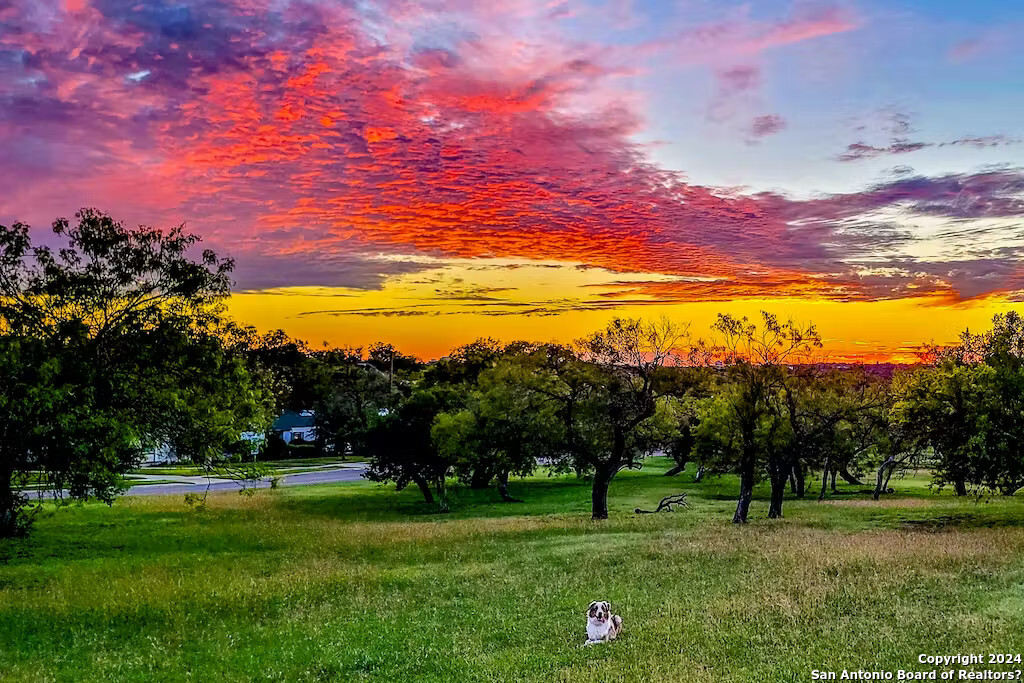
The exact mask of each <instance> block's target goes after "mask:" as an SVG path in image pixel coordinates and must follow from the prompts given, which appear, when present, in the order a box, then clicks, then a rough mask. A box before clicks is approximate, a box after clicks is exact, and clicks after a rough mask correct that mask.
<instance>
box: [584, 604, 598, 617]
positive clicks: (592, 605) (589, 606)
mask: <svg viewBox="0 0 1024 683" xmlns="http://www.w3.org/2000/svg"><path fill="white" fill-rule="evenodd" d="M596 606H597V600H594V601H593V602H592V603H590V604H589V605H587V609H586V610H585V611H584V612H583V613H584V614H586V615H587V616H588V617H589V616H590V610H592V609H594V607H596Z"/></svg>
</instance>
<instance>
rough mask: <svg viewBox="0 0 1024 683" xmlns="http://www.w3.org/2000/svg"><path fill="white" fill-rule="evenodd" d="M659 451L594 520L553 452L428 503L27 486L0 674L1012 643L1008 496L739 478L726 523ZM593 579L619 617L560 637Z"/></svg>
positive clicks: (724, 493) (235, 676) (568, 663)
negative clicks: (75, 499)
mask: <svg viewBox="0 0 1024 683" xmlns="http://www.w3.org/2000/svg"><path fill="white" fill-rule="evenodd" d="M666 466H667V462H666V461H660V460H651V461H649V464H648V466H647V467H646V468H645V469H644V470H643V471H641V472H627V473H624V474H622V475H621V476H620V477H619V478H617V479H616V480H615V482H614V483H613V485H612V490H611V498H610V502H611V515H612V518H611V519H610V520H608V521H605V522H599V523H595V522H592V521H590V520H589V518H588V510H589V487H588V486H587V484H586V482H582V481H579V480H577V479H575V478H574V477H572V476H568V477H554V478H547V477H544V476H539V477H536V478H533V479H530V480H528V481H526V482H522V483H518V484H513V486H512V492H513V494H515V495H518V496H520V497H523V498H525V499H526V500H527V502H525V503H519V504H503V503H498V502H497V496H496V494H495V493H493V492H492V491H468V490H466V489H456V490H455V491H454V494H453V508H454V511H453V512H452V513H451V514H449V515H444V516H441V515H435V514H429V513H428V512H427V509H426V508H425V506H424V505H423V504H422V501H421V499H419V498H418V494H417V492H415V491H413V490H410V491H406V492H403V493H395V492H394V490H393V488H391V487H383V486H378V485H375V484H371V483H355V484H340V485H332V486H321V487H299V488H291V489H288V488H285V489H279V490H275V491H269V490H267V491H260V492H259V493H257V494H256V495H255V496H253V497H251V498H248V497H243V496H239V495H237V494H234V493H225V494H211V496H210V498H209V503H208V506H207V509H205V510H198V511H197V510H192V509H190V508H189V507H187V506H186V505H185V504H184V502H183V500H182V497H181V496H166V497H145V498H126V499H122V500H120V501H119V502H118V503H117V504H115V505H114V507H113V508H107V507H105V506H102V505H86V506H79V507H72V508H67V509H62V510H58V511H56V512H50V513H47V515H46V516H45V517H44V518H42V519H40V521H39V522H38V524H37V527H36V529H35V531H34V533H33V535H32V536H31V537H30V538H28V539H21V540H16V541H0V680H12V681H22V680H24V681H43V680H58V681H83V680H110V681H178V680H194V681H221V680H223V681H255V680H274V681H335V680H336V681H349V680H375V681H408V680H436V681H521V680H527V681H528V680H537V681H601V680H622V681H806V680H810V678H811V677H810V672H811V670H812V669H842V668H851V669H857V668H864V669H873V670H879V669H883V670H884V669H889V670H895V669H924V670H931V667H925V666H923V665H918V664H917V658H918V655H919V654H920V653H930V654H955V653H961V652H978V653H982V652H985V653H987V652H1021V653H1024V500H1022V498H1021V497H1016V498H1013V499H991V500H990V501H988V502H986V501H982V502H972V501H963V500H956V499H954V498H953V497H952V496H950V495H948V494H935V493H933V492H931V491H929V490H928V488H927V485H926V480H925V479H923V478H922V479H914V480H899V481H894V486H895V487H896V488H897V489H898V490H900V491H901V492H902V493H899V494H897V495H895V496H891V497H888V498H886V499H884V500H883V501H881V502H877V503H876V502H873V501H871V500H870V497H869V496H867V495H862V494H858V493H856V491H857V490H858V488H859V487H850V486H847V487H845V488H844V492H843V493H842V494H841V495H838V496H834V497H833V499H832V500H831V501H830V502H826V503H824V504H819V503H817V502H816V501H814V500H807V501H790V500H787V502H786V518H785V519H784V520H767V519H765V518H764V517H765V514H766V509H767V502H766V500H765V493H766V492H765V491H759V494H760V497H759V498H758V499H756V500H755V502H754V505H753V508H752V513H753V515H754V517H755V519H754V520H753V521H752V522H751V523H750V524H749V525H747V526H746V527H736V526H733V525H732V524H730V523H729V519H730V515H731V510H732V508H733V505H734V503H733V501H732V496H733V495H734V493H735V490H736V484H735V480H733V479H731V478H722V479H716V480H711V481H709V482H707V483H704V484H695V483H694V482H693V474H692V470H691V471H688V472H687V473H685V474H683V475H681V476H679V477H674V478H666V477H663V476H661V474H662V472H664V470H665V468H666ZM815 488H816V487H815ZM681 490H685V491H687V492H688V493H689V494H690V497H691V503H692V507H691V509H689V510H684V511H680V512H676V513H661V514H657V515H634V514H633V512H632V510H633V508H634V507H637V506H643V507H653V506H654V505H655V504H656V503H657V501H658V500H659V499H660V497H661V496H663V495H666V494H668V493H672V492H676V491H681ZM593 599H608V600H610V601H612V603H613V605H614V606H615V609H616V611H617V612H619V613H620V614H622V615H623V617H624V618H625V632H624V634H623V636H622V638H621V639H620V640H619V641H618V642H615V643H613V644H611V645H605V646H598V647H588V648H584V647H581V644H582V642H583V640H584V631H583V611H584V608H585V607H586V605H587V603H588V602H589V601H590V600H593ZM1018 667H1019V665H1004V666H1001V667H993V668H997V669H1007V670H1009V669H1012V668H1018Z"/></svg>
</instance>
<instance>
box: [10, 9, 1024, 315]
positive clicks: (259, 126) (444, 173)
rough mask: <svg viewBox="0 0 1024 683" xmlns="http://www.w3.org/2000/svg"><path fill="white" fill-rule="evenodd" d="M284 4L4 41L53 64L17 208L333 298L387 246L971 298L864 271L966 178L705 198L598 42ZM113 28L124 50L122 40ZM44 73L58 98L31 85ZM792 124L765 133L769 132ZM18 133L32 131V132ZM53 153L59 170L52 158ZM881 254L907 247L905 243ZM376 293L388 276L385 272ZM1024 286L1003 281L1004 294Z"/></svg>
mask: <svg viewBox="0 0 1024 683" xmlns="http://www.w3.org/2000/svg"><path fill="white" fill-rule="evenodd" d="M20 1H21V2H28V0H20ZM453 2H454V0H453ZM264 5H265V3H262V2H255V1H253V2H249V1H248V0H246V1H245V2H243V1H242V0H237V1H236V2H234V3H226V2H216V3H215V2H207V1H206V0H194V2H193V3H192V5H191V9H192V10H193V11H192V12H191V13H188V14H180V13H174V12H169V11H166V10H165V9H159V8H157V9H154V8H150V7H149V6H146V5H139V7H140V8H141V9H139V10H138V11H136V10H133V9H129V10H125V11H123V12H121V13H120V14H118V13H116V12H115V11H114V10H112V9H111V8H110V7H109V6H104V7H105V9H106V11H108V12H109V13H110V14H107V15H101V14H100V13H99V10H96V9H95V8H93V9H91V10H90V11H89V18H88V22H89V23H88V24H81V23H77V22H78V20H77V19H67V21H69V22H71V25H70V28H69V27H67V26H58V27H57V28H55V29H54V31H55V32H56V34H55V35H54V36H52V37H51V36H48V35H46V34H45V32H43V29H42V28H40V27H38V26H28V27H23V28H24V30H22V31H21V32H20V33H18V32H15V33H14V34H12V35H8V36H7V37H5V38H3V39H2V40H3V41H5V44H4V46H5V47H12V49H13V47H16V48H17V49H21V50H26V51H31V54H32V55H33V58H32V60H30V61H31V63H32V65H31V66H30V67H27V68H30V69H33V70H34V71H32V72H31V73H29V74H28V75H26V74H23V73H19V74H17V75H16V78H9V79H8V80H9V82H5V83H4V85H5V86H8V87H10V88H11V89H14V90H15V91H16V93H15V96H11V97H9V99H8V100H5V102H4V103H5V104H6V105H8V106H6V107H4V108H3V109H2V112H3V113H2V114H0V124H3V125H4V126H5V127H0V134H4V135H7V136H8V137H5V138H4V139H5V141H8V140H16V141H17V143H18V145H20V146H15V145H12V147H11V149H13V150H14V151H13V153H12V157H13V158H11V159H10V160H9V161H10V163H9V164H4V165H3V167H4V168H9V169H14V170H13V171H6V173H8V174H9V175H5V176H0V181H2V182H3V186H4V187H3V189H4V190H9V191H6V192H4V193H3V194H2V195H0V197H3V198H4V199H0V201H6V203H5V204H4V205H2V206H0V210H2V211H3V212H4V213H8V212H10V213H13V212H14V210H15V209H17V208H19V207H24V206H28V205H30V204H42V202H39V201H35V200H36V198H37V197H36V195H34V194H33V193H35V192H37V190H36V188H37V187H38V186H40V185H45V184H46V181H47V179H48V180H49V182H50V185H49V189H50V190H51V191H52V192H54V193H55V194H59V195H60V196H61V197H72V198H73V199H74V201H75V202H76V203H89V204H93V203H95V204H99V205H101V206H103V207H105V208H109V209H110V210H112V211H115V212H118V213H121V212H122V211H123V209H122V208H121V207H122V205H129V206H131V207H134V208H135V209H136V210H137V212H138V213H140V214H145V218H144V220H147V221H156V220H167V219H168V217H170V216H175V217H177V216H186V217H191V218H192V223H191V227H193V229H198V230H200V231H201V232H203V233H204V234H205V235H207V236H208V237H209V238H211V239H212V240H213V241H214V242H215V243H217V244H220V245H225V246H229V247H230V248H231V249H232V250H233V251H234V252H235V253H237V254H238V255H239V256H240V260H241V261H242V262H243V263H245V259H246V258H249V259H251V262H253V263H259V264H261V265H260V267H259V269H258V270H259V271H260V272H254V271H253V269H252V268H249V269H247V270H245V269H243V274H244V275H245V277H246V278H248V281H247V283H245V284H248V285H249V286H260V285H267V284H270V283H272V284H275V285H277V284H285V283H287V282H293V283H301V284H310V283H311V282H312V281H322V282H335V281H337V280H336V279H335V280H332V279H331V277H330V272H331V269H332V268H333V269H338V270H339V271H340V270H343V269H344V270H346V271H347V272H356V271H359V269H358V268H355V267H354V266H353V261H354V260H355V261H358V260H359V255H360V254H365V253H367V252H371V253H380V252H387V253H392V254H394V253H409V252H418V253H427V254H434V255H439V256H449V257H451V256H457V257H493V256H500V257H515V258H527V259H544V260H555V261H561V262H567V263H581V264H585V265H589V266H600V267H603V268H606V269H609V270H611V271H617V272H651V273H659V274H664V275H670V276H675V277H676V279H675V280H674V281H673V282H671V283H669V284H652V285H647V286H643V287H641V288H640V289H641V290H642V291H643V293H644V294H646V295H655V296H659V297H665V298H672V299H693V298H716V297H725V296H747V295H750V296H764V295H774V294H784V293H789V294H800V295H807V296H826V297H832V298H839V299H850V298H873V297H880V296H909V295H911V294H914V293H917V292H921V291H946V290H949V289H950V288H952V287H954V286H955V285H954V283H953V279H952V278H951V277H946V278H945V279H944V278H943V276H942V275H941V274H940V273H939V271H938V269H936V270H935V272H927V273H924V274H921V273H919V272H915V271H912V270H910V269H906V273H905V274H903V275H899V276H887V277H886V278H879V277H877V276H873V277H868V276H863V275H861V274H860V273H861V271H860V270H858V269H857V268H856V267H854V266H851V262H852V261H853V260H855V259H856V258H859V257H863V258H864V259H865V260H867V259H868V257H869V256H871V255H872V249H873V248H874V247H875V245H874V244H872V241H871V239H866V238H863V236H862V234H858V233H856V231H853V230H851V229H850V226H849V224H848V223H849V222H850V221H851V220H854V219H856V218H858V217H859V216H861V215H862V214H867V213H870V212H871V211H874V210H876V209H878V208H881V207H894V206H905V205H907V204H912V205H913V206H914V207H915V209H916V210H918V211H919V212H924V213H931V214H936V215H939V214H941V212H942V211H943V210H946V211H947V214H949V215H955V214H953V211H954V208H953V207H951V206H947V205H946V204H945V202H946V200H947V199H948V196H949V195H948V191H949V190H948V187H947V186H950V185H952V184H953V182H954V179H944V180H943V182H941V183H940V182H939V179H936V180H935V181H934V185H927V183H925V182H924V181H923V180H922V179H909V180H904V181H900V182H901V183H903V184H902V185H897V184H895V183H893V184H889V185H887V186H884V187H879V188H872V189H871V190H870V191H868V192H865V193H856V194H852V195H847V196H840V197H830V198H823V199H821V200H814V201H810V202H797V201H793V200H790V199H788V198H786V197H781V196H778V195H758V196H750V195H745V194H742V193H739V192H734V191H730V190H727V189H720V188H710V187H703V186H700V185H695V184H692V183H689V182H687V181H686V180H685V179H684V178H683V177H682V175H681V174H678V173H674V172H670V171H667V170H665V169H662V168H660V167H658V166H656V165H655V164H653V163H652V162H651V161H650V159H649V157H648V156H647V155H646V153H645V152H646V151H645V149H644V148H642V147H641V146H639V145H638V144H637V143H636V142H635V141H634V138H633V137H632V136H633V134H634V133H635V132H636V131H637V130H638V129H639V128H640V122H639V121H638V119H637V117H636V116H635V115H634V114H633V113H632V112H631V111H630V110H629V109H627V108H625V107H624V106H622V105H621V104H620V103H619V102H618V98H616V97H614V96H608V97H604V96H603V94H605V93H614V88H613V87H612V86H610V85H609V82H611V81H614V79H615V78H616V76H617V74H618V73H620V71H619V69H618V67H616V66H614V65H608V64H606V63H605V62H604V61H603V59H602V58H601V50H599V49H597V48H596V47H595V46H590V45H576V46H566V45H564V44H551V45H549V44H546V43H543V44H537V45H532V44H531V45H528V46H526V45H515V44H514V43H513V42H512V41H509V40H502V39H501V38H503V36H497V37H496V39H495V40H494V41H489V40H488V39H487V38H489V36H481V35H480V34H479V33H476V32H467V33H465V34H458V35H454V36H449V37H447V38H446V43H447V44H446V45H445V47H444V48H440V47H430V48H426V49H421V48H419V47H418V44H417V42H416V40H414V39H413V38H414V37H412V36H406V35H401V34H400V32H399V29H398V28H394V27H392V28H393V30H394V31H396V32H398V33H399V35H398V36H397V37H394V38H393V39H392V40H391V41H386V40H383V39H382V38H381V37H380V32H379V31H378V30H374V29H373V28H372V26H371V22H369V19H368V18H367V17H365V16H363V15H361V14H359V10H358V9H357V8H356V7H355V6H339V5H330V6H328V5H323V6H321V5H298V4H295V5H290V6H289V7H288V9H286V10H283V11H279V12H278V13H277V14H272V13H270V12H272V11H275V10H273V8H272V7H270V6H269V5H266V6H264ZM460 7H461V9H460V11H463V12H470V11H474V9H473V8H474V7H475V5H465V6H460ZM531 8H532V9H536V7H535V3H534V4H533V5H531V4H530V3H527V2H520V3H519V4H517V5H515V7H511V6H510V8H509V9H508V11H509V12H513V11H514V12H515V13H519V12H527V11H528V10H531ZM118 11H120V10H118ZM395 11H396V12H399V13H404V14H403V17H404V20H403V21H407V22H408V23H409V24H410V25H414V24H415V23H416V21H417V19H424V18H423V17H420V16H419V15H417V14H416V13H417V12H423V11H425V10H421V9H417V8H416V7H415V6H413V5H412V4H397V5H396V6H395ZM481 11H489V10H481ZM517 16H518V14H517ZM427 18H429V17H427ZM424 20H425V19H424ZM207 25H209V26H210V28H206V26H207ZM854 25H855V22H853V20H852V19H850V18H848V17H846V16H845V15H843V14H842V13H841V12H838V11H837V10H824V11H821V12H818V13H817V14H813V15H807V16H804V17H801V18H794V19H791V20H789V21H786V22H782V23H779V24H775V25H762V24H754V23H750V22H748V23H746V24H743V25H742V27H741V28H739V29H736V28H735V27H734V28H732V29H728V30H726V29H723V30H722V31H721V32H720V35H719V37H721V38H722V40H721V41H718V42H715V43H714V45H715V46H721V47H722V49H726V50H732V51H733V52H736V51H737V50H738V51H739V52H750V51H751V50H760V49H767V48H769V47H773V46H777V45H782V44H786V43H790V42H796V41H798V40H805V39H808V38H811V37H816V36H820V35H825V34H826V33H828V32H836V31H840V30H849V28H850V27H852V26H854ZM83 26H84V28H83ZM67 31H72V32H76V31H77V33H74V36H75V37H74V39H72V38H71V37H68V36H67V35H65V32H67ZM711 33H714V32H711ZM112 34H114V35H120V36H122V42H121V43H116V42H115V43H108V42H107V40H106V39H107V37H108V36H110V35H112ZM431 35H433V34H431ZM708 35H709V36H710V35H711V34H710V33H709V34H708ZM124 36H129V37H130V39H129V38H124ZM72 46H73V47H72ZM73 52H74V53H76V54H75V56H74V57H72V56H71V54H72V53H73ZM37 72H38V74H43V75H44V76H45V78H43V81H45V85H39V84H38V83H35V84H34V82H33V81H32V79H31V78H29V76H34V75H36V74H37ZM723 73H725V74H727V75H726V76H725V77H724V78H725V81H726V82H727V83H731V84H732V85H731V87H733V88H738V89H739V90H740V91H742V90H745V89H748V88H751V87H753V86H754V85H756V81H757V75H756V71H754V70H752V69H746V70H744V69H737V68H734V69H731V70H726V71H725V72H723ZM129 76H130V77H129ZM0 78H8V77H7V76H0ZM83 80H84V82H87V83H88V85H86V86H82V85H80V84H78V83H79V81H83ZM43 81H39V82H43ZM83 87H84V90H83ZM595 92H597V93H601V94H602V96H598V97H595V96H594V93H595ZM584 95H586V96H587V98H588V99H586V106H582V105H581V102H583V100H584V97H583V96H584ZM783 125H784V122H783V121H782V119H781V118H780V117H778V116H777V115H765V116H761V117H758V118H757V119H755V121H754V123H753V127H752V130H751V134H752V135H754V136H755V137H758V136H763V135H768V134H771V133H774V132H777V131H778V130H780V129H781V127H782V126H783ZM21 130H29V131H30V135H28V136H21V137H19V138H17V139H16V138H15V137H14V132H13V131H21ZM4 131H7V132H6V133H5V132H4ZM69 149H70V150H73V151H74V153H73V154H67V153H66V150H69ZM40 150H43V151H44V152H45V153H47V154H50V155H51V156H52V160H51V162H50V163H51V164H52V166H51V167H48V168H47V167H46V166H45V164H43V165H42V166H39V165H38V159H39V155H40ZM33 163H36V164H37V166H35V167H33V166H32V164H33ZM69 169H71V170H73V171H74V172H72V173H69V172H68V171H69ZM1013 178H1014V176H1013V174H1009V175H1006V176H1005V177H1003V178H1002V179H1001V180H999V181H997V180H996V179H993V178H988V179H981V178H974V179H972V180H971V183H972V184H971V187H972V188H975V189H977V191H978V200H979V201H977V202H975V203H973V204H971V206H970V208H969V209H964V208H963V207H959V208H956V209H955V210H956V211H959V212H962V211H965V210H969V211H971V212H974V213H975V214H978V215H993V214H995V213H997V212H998V213H1000V214H1010V213H1013V212H1015V211H1016V212H1019V213H1024V210H1021V209H1020V207H1018V206H1017V205H1016V204H1015V203H1014V202H1015V201H1016V200H1015V196H1016V195H1015V194H1014V192H1018V191H1019V189H1014V188H1016V187H1017V186H1016V185H1014V184H1013V183H1014V182H1015V181H1014V179H1013ZM26 179H27V180H26ZM910 180H913V181H916V182H917V184H913V183H911V182H909V181H910ZM972 191H973V190H972ZM961 196H962V194H961ZM51 201H52V197H51ZM74 208H75V207H74V206H72V207H68V208H65V209H63V210H62V212H68V211H70V210H73V209H74ZM958 217H959V216H958ZM873 238H874V239H876V240H881V239H891V240H895V239H897V237H895V236H892V235H891V234H890V233H889V232H887V231H886V230H885V229H884V227H882V228H878V229H877V230H876V231H875V233H874V235H873ZM270 263H278V264H280V268H281V271H280V272H279V273H274V274H273V277H270V276H268V275H267V274H266V272H265V271H266V270H267V269H268V268H269V266H264V265H262V264H270ZM376 272H377V273H379V272H381V271H379V270H378V271H376ZM998 272H999V273H1000V274H1005V273H1004V271H998ZM354 277H355V276H354ZM355 280H356V281H357V282H364V283H366V285H367V286H372V285H373V284H375V283H376V282H378V279H377V278H375V277H374V274H373V272H362V273H359V274H358V277H355ZM344 281H345V282H346V283H351V280H344ZM1005 281H1006V280H1005V278H1003V279H1000V278H993V279H991V283H992V284H991V287H992V290H995V289H998V288H999V287H1001V286H1003V285H1002V284H1000V283H1004V282H1005ZM990 291H991V290H990Z"/></svg>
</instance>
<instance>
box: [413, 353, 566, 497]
mask: <svg viewBox="0 0 1024 683" xmlns="http://www.w3.org/2000/svg"><path fill="white" fill-rule="evenodd" d="M527 373H529V358H528V356H523V355H516V354H510V355H508V356H506V357H504V358H502V359H500V360H498V361H497V362H496V363H495V365H494V366H493V367H491V368H488V369H486V370H484V371H483V372H481V373H480V376H479V377H478V379H477V382H476V386H475V387H474V388H473V389H472V391H470V392H469V394H468V396H467V398H466V400H465V403H464V405H463V407H462V409H461V410H458V411H453V412H448V413H441V414H440V415H438V417H437V420H436V422H435V424H434V427H433V430H432V433H433V438H434V441H435V443H436V444H437V446H438V448H439V450H440V451H441V452H442V453H444V454H445V455H446V456H447V457H448V458H449V459H450V460H451V462H452V463H453V466H454V471H455V473H456V475H458V476H459V477H460V478H461V479H463V480H465V481H466V482H468V483H470V484H471V485H472V484H473V483H475V482H479V481H485V482H490V481H491V480H496V481H497V486H498V493H499V494H500V495H501V497H502V499H503V500H505V501H515V500H516V499H514V498H513V497H512V496H511V495H510V494H509V492H508V480H509V476H510V475H516V476H526V475H528V474H530V473H531V472H533V470H534V469H535V468H536V466H537V461H538V459H539V458H550V457H552V456H553V455H555V454H556V453H557V450H558V445H559V444H560V443H561V427H562V425H561V422H560V421H559V420H558V416H557V414H556V409H555V406H554V404H553V403H552V402H551V401H548V400H546V398H545V397H544V396H542V395H539V394H538V393H536V392H533V391H530V390H529V389H528V388H527V385H526V382H524V376H525V375H526V374H527Z"/></svg>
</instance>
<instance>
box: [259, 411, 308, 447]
mask: <svg viewBox="0 0 1024 683" xmlns="http://www.w3.org/2000/svg"><path fill="white" fill-rule="evenodd" d="M314 418H315V415H314V413H313V411H312V410H302V411H299V412H295V411H294V410H286V411H284V413H283V414H282V415H281V417H279V418H277V419H276V420H274V424H272V425H271V426H270V431H271V432H273V433H274V434H277V435H278V436H280V437H281V439H282V440H283V441H284V442H285V443H312V442H314V441H316V425H315V424H314Z"/></svg>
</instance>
